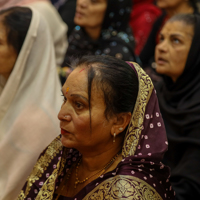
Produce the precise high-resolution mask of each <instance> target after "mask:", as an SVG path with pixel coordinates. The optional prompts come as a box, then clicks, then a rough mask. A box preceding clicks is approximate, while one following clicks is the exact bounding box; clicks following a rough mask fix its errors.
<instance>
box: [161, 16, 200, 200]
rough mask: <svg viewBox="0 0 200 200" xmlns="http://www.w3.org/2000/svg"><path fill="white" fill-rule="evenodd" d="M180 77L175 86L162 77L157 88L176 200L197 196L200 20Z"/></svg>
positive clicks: (199, 187) (198, 18) (199, 193)
mask: <svg viewBox="0 0 200 200" xmlns="http://www.w3.org/2000/svg"><path fill="white" fill-rule="evenodd" d="M195 18H196V25H195V29H194V37H193V40H192V44H191V48H190V51H189V54H188V58H187V61H186V65H185V69H184V71H183V73H182V75H181V76H180V77H179V78H178V79H177V81H176V82H175V83H174V82H173V81H172V79H171V78H169V77H166V76H164V80H163V82H161V83H160V84H159V85H158V86H157V95H158V99H159V105H160V110H161V113H162V116H163V119H164V123H165V127H166V131H167V136H168V141H169V149H168V152H167V153H166V154H165V159H164V162H165V164H168V165H169V166H170V167H171V170H172V176H171V181H172V184H173V186H174V190H175V191H176V193H177V199H178V200H179V199H195V198H196V196H200V16H199V15H195Z"/></svg>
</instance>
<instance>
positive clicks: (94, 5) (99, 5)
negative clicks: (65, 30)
mask: <svg viewBox="0 0 200 200" xmlns="http://www.w3.org/2000/svg"><path fill="white" fill-rule="evenodd" d="M106 8H107V0H77V3H76V14H75V17H74V22H75V24H77V25H79V26H82V27H84V28H96V27H101V25H102V23H103V20H104V16H105V12H106Z"/></svg>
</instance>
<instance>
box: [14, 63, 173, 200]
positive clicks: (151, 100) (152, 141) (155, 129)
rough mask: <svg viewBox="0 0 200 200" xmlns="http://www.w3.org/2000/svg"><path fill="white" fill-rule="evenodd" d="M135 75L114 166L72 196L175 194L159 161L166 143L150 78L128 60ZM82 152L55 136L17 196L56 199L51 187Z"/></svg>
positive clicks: (20, 199)
mask: <svg viewBox="0 0 200 200" xmlns="http://www.w3.org/2000/svg"><path fill="white" fill-rule="evenodd" d="M129 65H130V66H131V67H132V68H133V70H135V72H136V74H137V76H138V80H139V93H138V97H137V102H136V105H135V108H134V111H133V114H132V118H131V121H130V123H129V125H128V129H127V132H126V135H125V137H124V144H123V148H122V158H123V159H122V160H121V162H119V164H118V165H117V167H116V168H115V169H114V170H112V171H110V172H107V173H105V174H103V175H101V176H100V177H98V178H97V179H95V180H94V181H92V182H90V183H89V184H88V185H87V186H85V187H84V188H83V189H82V190H81V191H80V192H78V193H77V194H76V195H75V196H74V197H70V198H69V197H62V196H61V197H60V198H59V199H63V200H72V199H73V200H74V199H76V200H82V199H84V200H92V199H102V200H103V199H131V200H132V199H134V200H139V199H140V200H141V199H142V200H149V199H157V200H159V199H160V200H161V199H174V191H173V189H172V187H171V185H170V182H169V177H170V171H169V168H168V167H166V166H164V165H163V164H162V162H161V160H162V158H163V155H164V153H165V152H166V150H167V147H168V143H167V138H166V132H165V127H164V123H163V120H162V117H161V114H160V110H159V106H158V100H157V97H156V92H155V90H154V87H153V84H152V82H151V79H150V78H149V77H148V75H146V74H145V72H144V71H143V70H142V69H141V68H140V66H139V65H138V64H136V63H129ZM80 156H81V154H80V153H79V152H78V151H77V150H76V149H67V148H66V147H63V146H62V144H61V141H60V136H58V137H57V138H56V139H55V140H54V141H53V142H52V143H51V144H50V145H49V146H48V147H47V149H46V150H45V151H44V152H43V153H42V154H41V156H40V158H39V159H38V162H37V163H36V165H35V167H34V169H33V171H32V173H31V174H30V176H29V178H28V180H27V182H26V183H25V185H24V188H23V189H22V191H21V193H20V195H19V197H18V200H25V199H26V200H28V199H36V200H44V199H55V198H56V196H57V195H56V194H55V190H56V189H57V188H58V186H59V185H60V183H61V182H62V180H63V178H64V176H65V175H66V174H67V173H69V170H70V168H71V166H72V165H73V163H75V162H76V161H77V159H79V157H80Z"/></svg>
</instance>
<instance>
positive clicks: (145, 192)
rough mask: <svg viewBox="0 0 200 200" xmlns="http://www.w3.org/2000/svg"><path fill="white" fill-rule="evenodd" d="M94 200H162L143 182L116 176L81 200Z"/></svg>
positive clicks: (128, 177) (133, 178)
mask: <svg viewBox="0 0 200 200" xmlns="http://www.w3.org/2000/svg"><path fill="white" fill-rule="evenodd" d="M94 199H99V200H103V199H109V200H110V199H112V200H114V199H126V200H133V199H134V200H150V199H152V200H154V199H156V200H162V198H161V196H160V195H159V194H158V193H157V192H156V190H155V189H154V188H153V187H151V186H150V185H148V184H147V183H146V182H145V181H143V180H141V179H139V178H137V177H134V176H129V175H126V176H123V175H117V176H114V177H112V178H109V179H107V180H106V181H103V182H102V183H100V184H99V185H98V186H97V187H95V189H94V190H92V191H91V192H90V193H89V194H87V195H86V196H85V197H84V198H83V200H94Z"/></svg>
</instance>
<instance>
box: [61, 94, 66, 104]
mask: <svg viewBox="0 0 200 200" xmlns="http://www.w3.org/2000/svg"><path fill="white" fill-rule="evenodd" d="M61 96H63V102H64V103H65V102H66V101H67V98H66V97H65V96H64V95H63V94H62V95H61Z"/></svg>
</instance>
